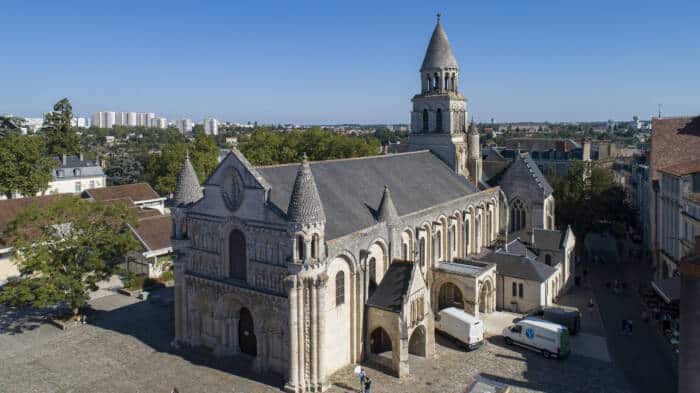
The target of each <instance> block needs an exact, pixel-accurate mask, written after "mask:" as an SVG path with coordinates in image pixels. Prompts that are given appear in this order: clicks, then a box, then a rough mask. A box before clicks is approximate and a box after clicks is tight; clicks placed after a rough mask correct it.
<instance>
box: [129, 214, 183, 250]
mask: <svg viewBox="0 0 700 393" xmlns="http://www.w3.org/2000/svg"><path fill="white" fill-rule="evenodd" d="M133 230H134V232H136V234H137V237H138V239H139V241H140V242H141V244H143V246H144V247H145V248H146V251H154V250H161V249H164V248H169V247H172V245H171V243H170V235H171V234H172V230H173V220H172V219H171V218H170V216H167V215H157V216H152V217H144V218H140V219H139V220H138V225H137V226H136V227H134V228H133Z"/></svg>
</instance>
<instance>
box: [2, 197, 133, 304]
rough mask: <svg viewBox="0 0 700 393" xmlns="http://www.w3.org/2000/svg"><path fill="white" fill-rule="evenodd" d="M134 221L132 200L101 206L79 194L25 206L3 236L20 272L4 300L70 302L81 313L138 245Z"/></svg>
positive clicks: (5, 291) (4, 290) (5, 289)
mask: <svg viewBox="0 0 700 393" xmlns="http://www.w3.org/2000/svg"><path fill="white" fill-rule="evenodd" d="M134 223H135V217H134V213H133V211H132V209H129V208H128V207H127V206H126V204H122V203H116V204H99V203H94V202H90V201H88V200H85V199H80V198H78V197H75V196H66V197H59V198H57V199H56V200H54V201H52V202H51V203H49V204H48V205H46V206H44V207H37V206H30V207H28V208H26V209H24V210H23V211H22V212H21V213H20V214H19V215H18V216H17V218H15V220H13V221H12V222H10V223H9V224H8V226H7V228H6V230H5V232H4V234H3V237H4V241H5V242H6V243H8V244H12V246H13V247H14V249H15V258H16V263H17V267H18V269H19V272H20V275H19V277H14V278H10V279H9V280H8V282H7V283H6V284H5V285H4V286H3V287H2V290H1V291H0V302H3V303H6V304H10V305H14V306H33V307H47V306H51V305H54V304H66V305H68V306H70V307H71V309H72V310H73V311H74V312H76V311H77V309H78V308H79V307H81V306H82V305H84V304H86V303H87V301H88V299H89V292H90V291H92V290H96V289H97V283H98V282H99V281H101V280H104V279H107V278H108V277H110V276H111V275H112V274H114V273H115V272H116V270H117V264H118V263H119V262H120V261H122V258H123V257H124V256H125V255H126V254H127V253H128V252H129V251H132V250H135V249H136V248H137V247H138V243H137V241H136V239H135V238H134V236H133V235H132V234H131V232H130V230H129V228H128V226H127V224H132V225H133V224H134Z"/></svg>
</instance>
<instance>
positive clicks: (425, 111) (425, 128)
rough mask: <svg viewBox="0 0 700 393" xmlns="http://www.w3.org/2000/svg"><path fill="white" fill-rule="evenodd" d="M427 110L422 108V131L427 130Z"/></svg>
mask: <svg viewBox="0 0 700 393" xmlns="http://www.w3.org/2000/svg"><path fill="white" fill-rule="evenodd" d="M428 127H429V125H428V110H427V109H423V131H428Z"/></svg>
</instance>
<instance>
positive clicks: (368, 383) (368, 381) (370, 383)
mask: <svg viewBox="0 0 700 393" xmlns="http://www.w3.org/2000/svg"><path fill="white" fill-rule="evenodd" d="M371 386H372V380H371V379H369V377H365V393H369V389H370V387H371Z"/></svg>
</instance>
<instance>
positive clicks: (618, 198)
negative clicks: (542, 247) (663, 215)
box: [552, 161, 636, 235]
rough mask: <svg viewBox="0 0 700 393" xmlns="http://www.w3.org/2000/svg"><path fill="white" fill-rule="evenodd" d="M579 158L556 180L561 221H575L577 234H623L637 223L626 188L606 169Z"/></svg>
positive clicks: (570, 223) (554, 181)
mask: <svg viewBox="0 0 700 393" xmlns="http://www.w3.org/2000/svg"><path fill="white" fill-rule="evenodd" d="M589 165H590V164H589V163H584V162H582V161H575V162H574V163H573V164H572V165H571V167H570V169H569V172H568V173H567V175H566V176H564V177H562V178H559V179H555V180H553V181H552V186H553V189H554V197H555V199H556V201H557V208H556V212H557V217H556V220H557V223H558V225H559V226H562V227H564V226H566V225H571V227H572V229H573V230H574V232H575V233H576V234H577V235H585V234H586V233H588V232H591V231H594V232H603V231H612V232H613V233H614V234H618V235H619V234H621V232H622V231H624V228H625V224H633V223H634V220H635V217H636V215H635V212H634V209H633V207H632V205H631V204H630V202H629V200H628V199H627V197H626V194H625V191H624V189H623V188H622V187H621V186H620V185H619V184H617V183H615V182H614V180H613V179H612V177H611V176H610V174H609V173H608V171H607V170H606V169H603V168H599V167H592V168H590V169H589Z"/></svg>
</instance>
